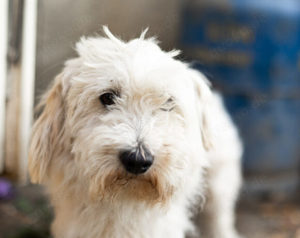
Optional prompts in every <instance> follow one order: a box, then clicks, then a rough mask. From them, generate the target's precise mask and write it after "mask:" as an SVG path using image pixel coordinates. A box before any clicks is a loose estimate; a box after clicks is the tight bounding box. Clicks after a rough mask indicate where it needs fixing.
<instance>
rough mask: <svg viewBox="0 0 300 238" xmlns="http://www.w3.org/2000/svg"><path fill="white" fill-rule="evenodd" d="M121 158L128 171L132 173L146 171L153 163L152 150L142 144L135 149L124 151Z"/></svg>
mask: <svg viewBox="0 0 300 238" xmlns="http://www.w3.org/2000/svg"><path fill="white" fill-rule="evenodd" d="M119 158H120V161H121V162H122V164H123V166H124V168H125V169H126V171H127V172H129V173H132V174H142V173H145V172H146V171H147V170H148V169H149V168H150V166H151V165H152V163H153V156H152V155H151V153H150V151H149V150H147V148H146V147H144V146H142V145H140V146H138V147H137V148H136V149H134V150H125V151H122V152H121V153H120V155H119Z"/></svg>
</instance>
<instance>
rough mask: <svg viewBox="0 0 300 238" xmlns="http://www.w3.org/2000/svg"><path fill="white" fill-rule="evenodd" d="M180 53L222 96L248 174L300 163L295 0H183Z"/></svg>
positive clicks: (299, 45) (299, 29) (299, 44)
mask: <svg viewBox="0 0 300 238" xmlns="http://www.w3.org/2000/svg"><path fill="white" fill-rule="evenodd" d="M181 32H182V34H181V46H182V48H183V52H184V54H185V55H184V57H185V58H186V59H188V60H189V61H192V62H193V65H194V67H195V68H197V69H199V70H201V71H202V72H204V73H205V74H206V75H207V76H208V78H209V79H210V80H211V81H212V83H213V84H214V86H215V87H216V88H218V89H220V90H221V91H222V92H223V94H224V96H225V103H226V105H227V107H228V109H229V111H230V112H231V114H232V116H233V118H234V120H235V121H236V123H237V125H238V126H239V128H240V132H241V135H242V138H243V140H244V144H245V155H244V168H245V172H246V173H248V174H266V173H268V174H272V173H274V174H275V173H283V172H287V173H288V172H289V171H292V170H293V171H295V170H296V168H299V165H300V2H299V1H297V0H288V1H270V0H260V1H257V0H251V1H250V0H245V1H237V0H235V1H228V5H226V6H224V5H222V6H218V5H205V4H204V5H201V6H200V5H197V4H191V3H189V4H188V3H187V4H186V6H185V8H184V11H183V25H182V31H181Z"/></svg>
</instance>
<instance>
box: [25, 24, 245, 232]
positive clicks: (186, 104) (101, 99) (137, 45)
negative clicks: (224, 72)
mask: <svg viewBox="0 0 300 238" xmlns="http://www.w3.org/2000/svg"><path fill="white" fill-rule="evenodd" d="M104 32H105V33H106V37H94V38H93V37H91V38H82V39H81V40H80V42H79V43H77V45H76V49H77V52H78V55H79V56H78V57H77V58H75V59H72V60H69V61H67V62H66V64H65V68H64V70H63V71H62V73H60V74H59V75H58V76H57V77H56V79H55V82H54V85H53V86H52V87H51V89H50V90H49V91H48V92H47V93H46V94H45V96H44V98H43V100H42V102H41V106H43V107H44V109H43V112H42V114H41V115H40V117H39V118H38V120H37V121H36V122H35V125H34V128H33V132H32V139H31V144H30V155H29V157H30V158H29V159H30V161H29V162H30V163H29V171H30V175H31V179H32V181H33V182H36V183H43V184H44V185H45V186H46V187H47V188H48V191H49V193H50V197H51V201H52V204H53V206H54V209H55V214H56V215H55V220H54V223H53V224H52V232H53V235H54V237H56V238H166V237H170V238H183V237H185V235H186V234H187V233H188V232H191V233H193V232H194V231H195V229H194V225H193V224H192V222H191V217H192V214H193V212H195V211H196V210H198V209H199V204H200V203H201V201H202V203H203V201H204V200H206V202H205V203H204V210H203V214H205V215H206V216H207V218H206V220H205V223H207V228H206V229H205V230H203V231H205V233H204V234H203V236H201V237H204V236H205V237H214V238H235V237H238V235H237V233H236V232H235V229H234V204H235V201H236V198H237V196H238V190H239V187H240V184H241V174H240V157H241V154H242V146H241V143H240V140H239V137H238V133H237V131H236V129H235V127H234V125H233V123H232V121H231V120H230V118H229V116H228V115H227V113H226V112H225V110H224V107H223V105H222V100H221V98H220V97H219V96H218V95H216V94H215V93H213V92H212V91H211V89H210V86H209V82H208V81H207V79H206V78H205V77H204V76H203V75H202V74H200V73H199V72H196V71H195V70H193V69H191V68H189V66H188V65H187V64H185V63H183V62H181V61H179V60H176V59H175V58H174V57H175V56H176V55H177V54H178V53H179V52H178V51H172V52H164V51H162V50H161V49H160V48H159V47H158V45H157V42H156V41H155V39H153V38H150V39H145V37H144V36H145V32H143V34H142V35H141V37H140V38H138V39H134V40H131V41H129V42H123V41H121V40H120V39H118V38H116V37H115V36H113V35H112V34H111V33H110V32H109V30H108V29H107V28H106V27H104ZM137 148H139V149H137ZM124 151H133V152H132V153H135V160H134V161H133V162H132V161H129V162H128V160H130V159H132V158H131V157H128V156H127V157H126V156H125V160H126V161H125V163H127V162H128V164H125V163H124V161H123V159H120V157H122V156H120V155H121V154H122V152H124ZM137 151H139V152H137ZM123 154H124V153H123ZM139 156H140V157H141V158H142V159H141V160H140V157H139ZM123 157H124V156H123ZM146 160H149V161H150V162H151V166H150V167H149V168H148V167H147V168H146V171H145V167H139V168H138V169H139V170H136V169H137V168H136V167H132V166H138V165H136V164H134V165H132V164H130V163H131V162H132V163H144V162H143V161H146ZM124 165H125V166H124ZM126 166H127V167H126ZM143 166H144V164H143ZM147 166H149V164H148V165H147ZM141 169H143V170H141ZM132 171H134V172H132ZM136 171H138V172H136ZM201 198H202V199H201ZM204 198H205V199H204ZM197 207H198V208H197Z"/></svg>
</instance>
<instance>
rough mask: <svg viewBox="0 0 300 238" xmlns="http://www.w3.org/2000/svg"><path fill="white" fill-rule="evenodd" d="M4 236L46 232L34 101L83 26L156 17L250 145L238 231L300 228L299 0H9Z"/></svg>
mask: <svg viewBox="0 0 300 238" xmlns="http://www.w3.org/2000/svg"><path fill="white" fill-rule="evenodd" d="M0 11H1V12H0V238H18V237H30V238H34V237H45V238H46V237H50V234H49V224H50V222H51V219H52V216H53V214H52V209H51V206H50V205H49V202H48V200H47V198H46V196H45V193H44V191H43V189H42V188H40V187H39V186H36V185H31V184H29V182H28V175H27V169H26V167H27V144H28V139H29V136H30V128H31V125H32V121H33V117H34V112H33V107H34V105H35V104H36V102H37V101H38V99H39V96H40V95H41V94H42V92H44V90H45V89H46V88H47V86H48V85H49V83H50V82H51V80H53V78H54V76H55V75H56V74H58V73H59V72H60V70H61V69H62V67H63V62H64V61H65V60H66V59H69V58H72V57H74V56H75V52H74V45H75V42H76V41H78V40H79V38H80V37H81V36H82V35H95V34H96V33H98V34H99V33H101V26H102V25H108V26H109V28H110V30H111V31H112V32H113V33H114V34H116V35H117V36H119V37H120V38H122V39H124V40H129V39H131V38H133V37H137V36H139V34H140V33H141V31H142V30H143V29H145V28H146V27H149V33H148V35H149V36H152V35H156V36H157V37H158V39H159V41H160V42H161V44H160V45H161V47H162V48H163V49H164V50H171V49H173V48H179V49H181V50H182V55H181V56H180V59H181V60H184V61H187V62H190V63H191V64H192V66H193V67H194V68H196V69H199V70H201V71H202V72H203V73H204V74H205V75H206V76H207V77H208V78H209V79H210V81H211V82H212V83H213V86H214V87H215V88H216V89H217V90H219V91H221V92H222V93H223V95H224V100H225V104H226V107H227V109H228V110H229V112H230V113H231V115H232V117H233V120H234V121H235V123H236V124H237V125H238V127H239V130H240V134H241V138H242V140H243V142H244V145H245V153H244V157H243V173H244V180H245V181H244V186H243V189H242V191H241V196H240V200H239V203H238V205H237V213H238V216H237V226H238V230H239V231H240V232H241V233H242V234H244V235H245V237H250V238H256V237H257V238H265V237H271V238H300V2H299V0H186V1H183V0H164V1H159V0H152V1H149V0H127V1H122V0H86V1H79V0H51V1H47V0H1V1H0Z"/></svg>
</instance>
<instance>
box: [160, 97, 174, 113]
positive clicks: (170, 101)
mask: <svg viewBox="0 0 300 238" xmlns="http://www.w3.org/2000/svg"><path fill="white" fill-rule="evenodd" d="M174 107H175V102H174V98H173V97H170V98H169V99H168V100H167V101H166V102H165V103H164V105H163V106H162V107H161V108H160V110H162V111H165V112H169V111H172V110H173V109H174Z"/></svg>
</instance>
